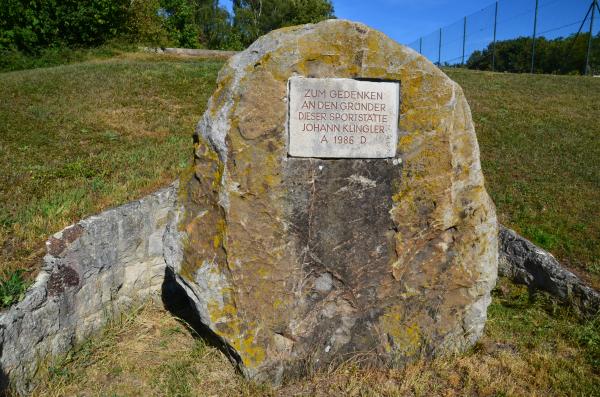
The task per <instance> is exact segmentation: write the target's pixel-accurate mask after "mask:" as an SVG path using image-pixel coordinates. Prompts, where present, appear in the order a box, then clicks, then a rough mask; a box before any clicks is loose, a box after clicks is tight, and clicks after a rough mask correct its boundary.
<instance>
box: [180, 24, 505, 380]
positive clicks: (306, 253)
mask: <svg viewBox="0 0 600 397" xmlns="http://www.w3.org/2000/svg"><path fill="white" fill-rule="evenodd" d="M296 75H301V76H304V77H336V78H356V79H368V80H376V81H377V80H382V81H398V82H399V83H400V92H401V103H400V108H399V109H398V112H399V125H398V128H399V139H398V142H397V149H398V154H397V156H396V158H395V159H377V160H361V159H352V160H349V159H335V160H322V159H314V158H306V159H300V158H292V157H289V156H288V154H287V149H288V148H287V142H288V140H287V139H288V136H287V125H286V123H287V111H288V104H287V95H288V94H287V84H288V79H289V78H290V77H292V76H296ZM197 141H198V143H197V146H196V150H195V160H194V170H193V175H188V177H187V178H186V179H185V180H183V181H182V185H184V186H183V187H182V189H183V190H184V193H182V194H181V200H182V205H183V206H184V208H185V211H184V215H183V217H182V218H183V219H181V220H180V222H181V223H180V225H181V226H182V228H181V230H182V231H183V232H184V233H185V244H184V246H183V259H182V263H181V266H180V269H179V270H178V273H179V275H180V276H181V278H182V279H183V280H184V281H185V282H184V281H182V283H183V284H185V288H186V291H188V293H189V294H191V295H192V296H193V299H192V300H193V301H194V302H196V303H195V304H196V307H197V309H198V312H199V315H200V317H201V318H202V320H203V321H204V322H205V323H206V325H207V326H208V327H209V328H210V329H211V330H212V331H213V332H214V333H215V335H217V336H218V337H219V338H221V340H222V341H223V342H224V343H226V344H227V345H228V346H229V347H230V348H231V349H232V350H234V351H235V353H236V354H237V356H239V359H240V363H239V364H240V368H241V369H242V371H243V372H244V373H245V374H246V375H248V376H250V377H255V378H257V379H260V380H269V381H272V382H275V383H277V382H279V381H280V380H281V379H282V377H283V376H284V375H285V374H286V372H293V373H295V374H296V375H297V371H298V368H299V367H300V366H301V363H305V364H306V363H309V364H310V365H311V366H319V365H326V364H327V363H331V362H334V361H335V360H339V359H340V358H341V357H346V356H347V355H348V354H352V353H359V352H364V351H379V352H381V357H380V359H384V360H383V361H386V360H388V361H390V362H392V361H393V362H401V361H403V360H404V359H406V360H408V359H410V358H411V357H414V356H416V355H419V354H421V353H423V352H424V353H427V354H429V353H430V352H441V351H443V350H444V349H446V350H452V349H460V348H464V347H466V346H468V345H470V344H472V343H474V341H475V340H476V339H477V338H478V337H479V335H481V332H482V328H483V325H484V322H485V313H486V308H487V305H488V304H489V299H490V290H491V288H492V286H493V284H494V282H495V275H496V261H497V258H496V254H497V253H496V251H495V250H497V245H496V244H495V243H496V241H495V238H496V219H495V211H494V207H493V204H492V203H491V201H490V199H489V197H488V196H487V193H486V191H485V188H484V185H483V176H482V174H481V167H480V164H479V154H478V148H477V140H476V136H475V131H474V128H473V123H472V120H471V115H470V111H469V108H468V104H467V103H466V100H465V98H464V95H463V93H462V90H461V89H460V87H458V86H457V85H456V84H455V83H454V82H452V81H451V80H450V79H449V78H448V77H447V76H446V75H444V73H442V72H441V71H440V70H439V69H437V68H436V67H435V66H434V65H433V64H431V63H430V62H429V61H427V60H426V59H425V58H423V57H422V56H420V55H419V54H416V53H415V52H414V51H412V50H410V49H407V48H405V47H402V46H400V45H399V44H397V43H395V42H393V41H392V40H391V39H389V38H388V37H386V36H385V35H383V34H382V33H380V32H377V31H375V30H372V29H370V28H368V27H366V26H364V25H361V24H357V23H353V22H349V21H343V20H336V21H325V22H322V23H319V24H317V25H305V26H301V27H292V28H285V29H280V30H277V31H274V32H272V33H270V34H269V35H267V36H264V37H262V38H261V39H259V40H258V41H257V42H256V43H255V44H253V45H252V46H251V47H250V48H248V49H247V50H246V51H244V52H242V53H240V54H238V55H236V56H234V57H233V58H231V59H230V61H229V62H228V64H227V65H226V66H224V68H223V70H222V71H221V72H220V73H219V79H218V84H217V90H216V91H215V94H214V95H213V97H212V99H211V101H210V103H209V109H208V111H207V112H206V114H205V115H204V117H203V119H202V121H201V122H200V124H199V126H198V129H197Z"/></svg>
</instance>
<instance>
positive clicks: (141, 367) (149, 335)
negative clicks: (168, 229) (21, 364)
mask: <svg viewBox="0 0 600 397" xmlns="http://www.w3.org/2000/svg"><path fill="white" fill-rule="evenodd" d="M489 317H490V318H489V322H488V324H487V327H486V332H485V336H484V337H483V338H482V339H481V341H480V342H479V343H478V344H477V345H476V346H475V347H474V348H473V349H471V350H470V351H468V352H467V353H465V354H461V355H455V356H446V357H439V358H437V359H435V360H433V361H425V360H419V361H417V362H414V363H411V364H409V365H407V366H405V367H403V368H364V367H361V366H360V365H357V364H356V362H355V361H356V360H350V361H348V362H346V363H345V364H343V365H341V366H337V367H331V368H328V369H325V370H321V371H319V372H315V373H312V374H311V375H309V376H308V378H306V379H302V380H296V381H291V382H289V383H287V384H286V385H284V386H283V387H280V388H270V387H267V386H260V385H256V384H254V383H252V382H250V381H247V380H244V379H243V378H241V376H240V375H239V374H238V373H236V371H234V369H233V366H232V365H231V364H230V363H229V362H228V361H227V359H226V358H225V356H224V355H223V354H221V353H220V352H219V351H218V350H217V349H215V348H214V347H210V346H207V345H205V344H204V343H203V342H202V341H201V340H198V339H195V338H194V337H193V336H192V333H190V332H189V331H188V330H187V328H186V327H185V326H184V325H183V324H182V323H180V322H178V321H177V320H175V319H174V318H173V317H171V316H170V315H169V314H168V313H167V312H165V311H164V310H162V309H160V308H158V307H156V306H146V307H144V308H143V309H142V310H140V311H138V312H137V313H134V314H133V315H132V316H128V317H125V318H124V320H122V321H121V322H118V323H116V324H113V325H111V326H109V327H108V328H107V330H106V331H105V332H104V335H103V336H102V337H99V338H96V339H93V340H91V341H90V342H88V343H86V344H85V345H84V346H83V347H81V348H79V349H78V350H76V351H74V352H73V353H71V354H70V355H69V356H67V358H66V359H64V360H62V361H61V362H59V363H57V364H56V365H55V366H53V367H50V370H49V371H47V372H46V373H45V375H43V376H42V378H41V379H42V383H41V385H40V386H38V388H37V389H36V393H35V394H34V395H35V396H42V395H43V396H68V395H77V396H111V395H118V396H138V395H143V396H282V397H283V396H444V397H448V396H540V397H542V396H593V395H599V393H600V329H598V328H599V327H597V325H598V323H599V322H600V320H599V319H595V320H594V319H591V320H587V321H582V320H579V319H577V318H576V317H575V316H574V315H573V313H570V312H569V310H568V309H567V308H564V307H562V306H560V305H558V303H557V302H556V301H554V300H553V299H551V298H549V297H548V295H546V294H539V295H536V296H534V297H530V296H529V294H528V292H527V291H526V289H524V288H521V287H515V286H512V285H511V284H510V283H508V282H507V281H506V280H501V284H500V287H499V288H498V289H497V290H496V292H495V299H494V302H493V303H492V306H491V307H490V311H489Z"/></svg>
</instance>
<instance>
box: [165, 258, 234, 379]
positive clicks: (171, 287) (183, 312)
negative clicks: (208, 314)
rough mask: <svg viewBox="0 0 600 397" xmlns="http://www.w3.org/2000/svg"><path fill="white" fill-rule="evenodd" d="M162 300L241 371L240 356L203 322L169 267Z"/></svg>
mask: <svg viewBox="0 0 600 397" xmlns="http://www.w3.org/2000/svg"><path fill="white" fill-rule="evenodd" d="M162 301H163V305H164V306H165V309H167V310H168V311H169V312H170V313H171V314H172V315H173V316H175V318H176V319H177V320H178V321H180V322H181V323H183V325H184V326H185V327H186V328H187V329H188V330H189V331H190V333H191V334H192V335H193V336H194V337H195V338H200V339H202V340H204V341H205V342H206V343H207V344H208V345H210V346H213V347H215V348H217V349H219V350H220V351H221V352H223V354H225V356H226V357H227V358H228V359H229V361H231V363H232V364H234V365H235V366H236V369H237V370H238V371H239V363H241V358H240V356H239V355H238V354H237V353H236V352H235V350H233V348H231V346H229V345H228V344H227V343H225V342H224V341H223V340H222V339H221V338H220V337H219V336H218V335H216V334H215V333H214V332H213V331H212V330H211V329H210V328H209V327H208V326H207V325H206V324H204V323H203V322H202V320H201V318H200V316H199V315H198V312H197V310H196V308H195V307H194V302H193V301H192V300H191V299H190V298H189V297H188V296H187V294H186V292H185V290H184V289H183V287H181V286H180V285H179V284H178V283H177V280H176V278H175V274H174V273H173V270H172V269H170V268H169V267H167V268H166V270H165V280H164V282H163V284H162Z"/></svg>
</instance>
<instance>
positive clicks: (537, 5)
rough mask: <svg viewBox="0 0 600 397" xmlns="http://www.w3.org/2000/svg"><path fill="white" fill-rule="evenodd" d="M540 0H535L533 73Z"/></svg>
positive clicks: (532, 50) (532, 49)
mask: <svg viewBox="0 0 600 397" xmlns="http://www.w3.org/2000/svg"><path fill="white" fill-rule="evenodd" d="M539 3H540V0H535V17H534V18H533V44H532V48H531V73H533V72H534V68H535V36H536V34H537V19H538V9H539Z"/></svg>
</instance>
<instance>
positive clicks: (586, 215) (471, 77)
mask: <svg viewBox="0 0 600 397" xmlns="http://www.w3.org/2000/svg"><path fill="white" fill-rule="evenodd" d="M447 72H448V74H449V75H450V77H451V78H453V79H454V80H456V81H457V82H458V83H459V84H460V85H461V86H462V87H463V89H464V91H465V94H466V96H467V98H468V100H469V104H470V105H471V110H472V112H473V119H474V121H475V125H476V130H477V137H478V140H479V145H480V147H481V159H482V166H483V170H484V174H485V177H486V182H487V188H488V191H489V192H490V194H491V195H492V198H493V199H494V202H495V203H496V206H497V209H498V215H499V219H500V221H501V222H502V223H503V224H505V225H507V226H509V227H511V228H514V229H515V230H516V231H518V232H519V233H520V234H522V235H523V236H525V237H527V238H529V239H530V240H532V241H533V242H535V243H536V244H538V245H539V246H541V247H543V248H545V249H547V250H549V251H550V252H552V253H553V254H554V255H555V256H557V258H558V259H559V260H560V261H561V262H562V263H564V264H566V265H567V266H569V267H570V268H571V269H573V270H574V271H575V272H576V273H578V274H579V275H580V276H582V277H583V278H584V279H586V280H587V281H588V282H589V283H591V284H592V285H593V286H594V287H596V288H600V271H599V270H600V262H599V258H600V123H599V122H598V117H599V116H600V79H594V78H587V77H577V76H548V75H519V74H508V73H507V74H500V73H485V72H474V71H468V70H457V69H452V70H447Z"/></svg>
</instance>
